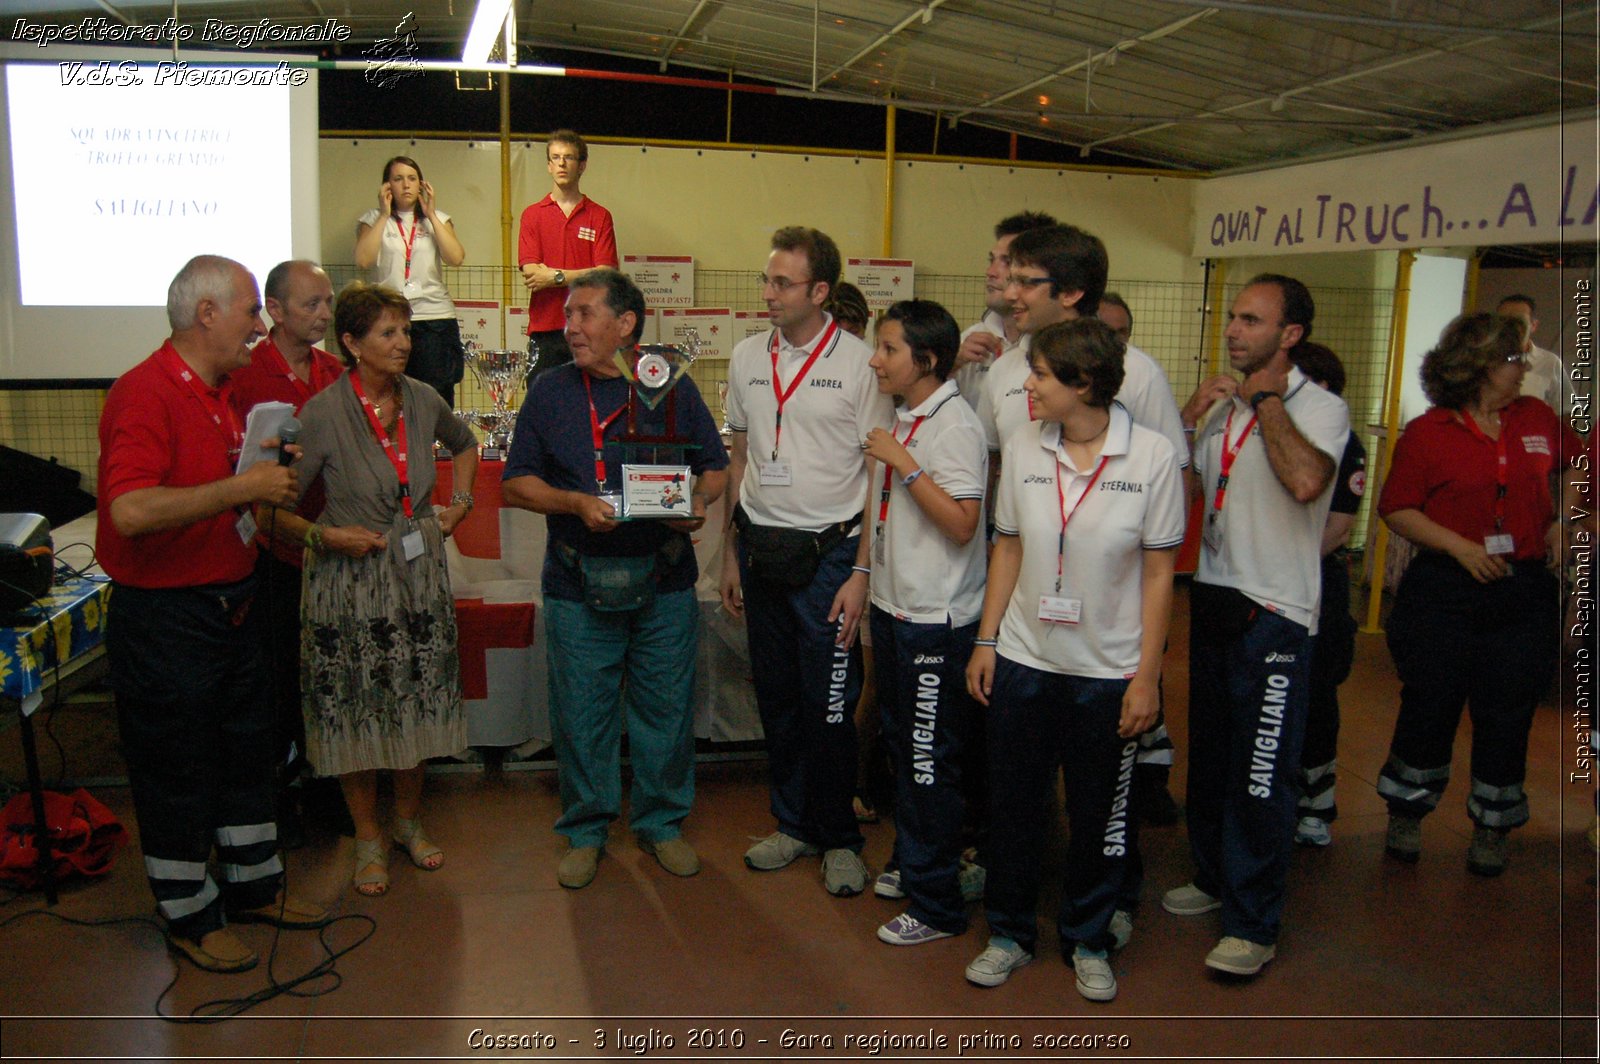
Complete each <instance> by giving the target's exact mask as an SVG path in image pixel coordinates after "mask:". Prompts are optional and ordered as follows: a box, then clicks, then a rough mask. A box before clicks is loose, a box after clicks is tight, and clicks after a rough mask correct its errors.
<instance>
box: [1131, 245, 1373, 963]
mask: <svg viewBox="0 0 1600 1064" xmlns="http://www.w3.org/2000/svg"><path fill="white" fill-rule="evenodd" d="M1315 313H1316V308H1315V305H1314V304H1313V303H1312V300H1311V294H1310V293H1309V292H1307V291H1306V287H1305V285H1303V284H1301V283H1300V282H1299V281H1297V280H1295V279H1294V278H1292V277H1284V276H1281V275H1277V274H1261V275H1260V276H1258V277H1256V278H1254V279H1253V280H1252V281H1251V282H1250V283H1249V284H1248V285H1246V286H1245V288H1244V289H1243V291H1241V292H1240V293H1239V294H1238V296H1236V297H1235V298H1234V301H1233V307H1232V309H1231V310H1230V311H1229V313H1228V329H1227V334H1226V335H1227V341H1228V361H1229V363H1230V364H1231V365H1232V366H1233V369H1234V371H1235V372H1236V373H1238V374H1239V375H1240V378H1241V379H1240V380H1238V381H1236V380H1234V379H1233V378H1232V377H1226V376H1222V377H1212V378H1210V379H1209V380H1206V381H1204V382H1203V383H1202V384H1201V385H1200V388H1199V390H1197V391H1196V392H1195V394H1194V396H1193V397H1192V398H1191V399H1190V400H1189V402H1188V403H1187V404H1186V405H1185V406H1184V410H1183V415H1184V422H1185V424H1195V423H1197V422H1199V421H1200V420H1202V419H1203V418H1204V416H1205V414H1206V411H1207V410H1209V409H1210V407H1211V406H1212V404H1213V403H1216V402H1217V401H1218V400H1222V403H1221V408H1220V409H1218V410H1216V411H1214V412H1213V413H1212V415H1211V418H1210V420H1209V421H1206V422H1205V424H1204V425H1203V426H1202V427H1201V428H1200V429H1199V431H1198V433H1197V435H1196V438H1195V446H1194V461H1195V468H1196V472H1197V473H1198V474H1199V477H1200V480H1201V488H1202V490H1203V492H1204V495H1205V519H1204V521H1205V523H1204V525H1203V526H1202V533H1203V535H1202V546H1201V550H1200V569H1199V572H1198V574H1197V575H1196V577H1195V581H1194V585H1193V588H1192V590H1191V592H1190V612H1191V619H1190V624H1189V847H1190V850H1191V852H1192V853H1193V856H1194V863H1195V876H1194V881H1193V882H1192V883H1188V884H1185V885H1184V886H1181V887H1177V888H1175V889H1173V890H1170V891H1168V892H1167V894H1166V896H1165V898H1163V899H1162V907H1163V908H1165V909H1166V910H1167V911H1168V912H1171V913H1175V914H1177V915H1179V916H1192V915H1197V914H1199V913H1205V912H1210V911H1212V910H1213V909H1221V910H1222V939H1221V941H1219V942H1218V943H1217V945H1216V946H1215V948H1213V949H1212V951H1211V952H1210V953H1209V954H1208V955H1207V956H1206V965H1207V966H1208V967H1211V968H1214V969H1217V970H1219V971H1223V972H1229V973H1232V974H1234V975H1255V974H1256V973H1257V972H1259V971H1260V970H1261V968H1262V966H1263V965H1264V964H1266V963H1267V962H1268V961H1270V960H1272V958H1273V957H1274V955H1275V954H1276V953H1277V940H1278V929H1279V922H1280V919H1281V917H1282V913H1283V895H1284V879H1285V876H1286V875H1287V873H1288V868H1289V853H1290V850H1291V849H1292V846H1293V843H1292V841H1291V839H1292V837H1293V832H1294V824H1295V800H1296V793H1295V776H1296V773H1297V771H1298V769H1299V762H1300V747H1301V743H1302V741H1303V739H1304V737H1305V722H1306V711H1307V705H1308V702H1307V698H1308V695H1309V680H1310V658H1311V653H1310V651H1311V636H1312V635H1313V634H1314V630H1315V623H1316V613H1317V602H1318V599H1319V597H1320V594H1321V578H1322V565H1321V553H1322V552H1321V543H1322V527H1323V524H1324V522H1325V521H1326V519H1327V516H1328V504H1329V502H1330V500H1331V499H1332V495H1333V478H1334V471H1335V469H1336V467H1337V464H1338V463H1337V459H1336V457H1335V456H1336V455H1339V454H1341V453H1342V452H1343V450H1344V445H1345V441H1346V440H1347V439H1348V438H1349V434H1350V411H1349V409H1348V408H1347V407H1346V406H1345V404H1344V400H1342V399H1340V398H1339V397H1338V396H1336V395H1334V394H1332V393H1331V392H1328V391H1325V390H1323V389H1322V388H1319V387H1317V386H1316V385H1314V384H1312V383H1311V382H1310V381H1309V380H1308V379H1307V378H1306V377H1305V375H1304V374H1302V373H1301V372H1300V370H1299V369H1297V368H1295V367H1294V365H1293V363H1292V362H1291V361H1290V357H1289V351H1290V349H1291V348H1293V347H1294V346H1295V345H1296V344H1298V343H1299V342H1300V341H1301V340H1303V339H1306V338H1308V337H1309V336H1310V334H1311V321H1312V318H1313V316H1314V315H1315Z"/></svg>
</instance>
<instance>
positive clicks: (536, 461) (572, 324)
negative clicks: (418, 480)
mask: <svg viewBox="0 0 1600 1064" xmlns="http://www.w3.org/2000/svg"><path fill="white" fill-rule="evenodd" d="M566 321H567V327H566V339H567V342H568V343H569V344H570V345H571V347H572V355H573V361H572V363H571V364H567V365H561V366H558V367H556V368H554V369H552V370H551V371H550V372H548V373H544V374H541V375H539V376H538V377H536V378H534V380H533V383H532V384H531V385H530V386H529V389H528V396H527V399H526V400H525V401H524V402H523V405H522V411H521V413H520V414H519V415H518V417H517V426H516V431H515V432H514V433H513V435H512V438H511V450H510V454H509V456H508V458H507V460H506V469H505V480H504V484H503V494H504V497H505V502H506V505H508V506H520V507H522V508H524V509H527V510H532V511H533V512H535V513H542V514H545V515H547V521H548V529H549V547H548V550H547V552H546V554H545V561H544V572H543V589H544V608H545V618H546V624H545V632H546V646H547V652H548V657H549V674H550V721H551V727H552V731H553V738H554V741H555V749H556V758H557V761H558V763H559V765H560V785H561V808H562V813H561V818H560V819H559V820H558V821H557V822H556V831H557V832H558V833H559V834H562V835H565V836H566V837H567V840H568V844H569V848H568V850H567V853H566V855H565V856H564V857H563V858H562V859H561V864H560V866H559V868H558V869H557V875H556V878H557V880H558V881H559V882H560V883H561V885H562V886H564V887H569V888H572V889H578V888H581V887H585V886H588V885H589V883H590V882H591V881H592V880H593V879H594V876H595V872H596V869H597V866H598V863H599V860H600V854H601V852H602V850H603V849H604V846H605V842H606V834H607V831H608V830H609V827H610V823H611V821H613V820H615V819H617V817H618V816H619V814H620V811H621V805H622V782H621V779H622V767H621V726H622V719H623V717H622V715H623V713H626V714H627V725H628V742H629V751H630V754H631V757H632V763H633V786H632V790H631V793H630V796H629V806H630V810H629V826H630V827H631V828H632V830H633V832H634V834H635V835H636V836H637V838H638V842H639V845H640V847H641V848H643V849H644V850H645V851H646V852H647V853H651V854H654V855H655V857H656V859H657V860H658V861H659V862H660V863H661V865H662V867H663V868H665V869H666V870H667V871H669V872H671V873H673V874H674V875H679V876H692V875H694V874H695V873H696V872H698V871H699V870H700V858H699V857H698V856H697V855H696V854H695V852H694V850H693V848H691V847H690V846H689V844H688V843H686V842H684V841H683V839H682V838H681V831H682V824H683V820H684V818H685V817H686V816H688V813H689V807H690V805H691V803H692V801H693V798H694V730H693V722H694V711H693V707H692V705H691V699H692V696H693V693H694V668H695V660H696V643H697V640H698V635H699V619H700V611H699V605H698V604H697V603H696V601H695V593H694V585H695V581H696V579H697V578H698V576H699V569H698V566H697V564H696V562H695V556H694V546H693V543H692V542H691V540H690V536H691V535H692V534H693V533H695V532H697V531H699V530H700V528H701V527H702V526H703V525H704V524H705V518H706V507H707V506H709V505H710V504H711V503H713V502H715V501H716V500H717V498H718V497H719V496H720V495H721V494H722V492H723V489H724V488H725V487H726V486H727V477H728V475H727V471H726V470H727V465H728V456H727V452H726V451H725V450H724V448H723V446H722V438H721V436H720V435H719V434H718V432H717V426H716V424H715V422H714V421H713V419H712V416H711V412H710V410H708V409H707V408H706V404H705V401H704V400H703V399H702V398H701V397H700V392H699V390H698V389H697V388H696V387H695V384H694V381H692V380H690V379H689V377H688V374H687V372H686V370H687V368H688V362H689V360H690V358H689V357H684V356H683V353H682V352H681V351H679V350H678V349H676V348H662V347H652V348H649V349H646V350H644V351H641V350H640V349H639V347H638V342H639V336H640V334H641V333H642V331H643V328H644V295H643V294H642V293H641V292H640V291H639V289H638V288H637V287H636V286H635V285H634V283H633V282H632V281H631V280H629V279H628V277H627V276H625V275H624V274H622V273H619V272H617V271H616V270H612V269H605V270H596V271H594V272H592V273H589V274H586V275H585V276H583V277H581V278H577V279H575V280H574V281H573V282H572V284H571V291H570V293H569V294H568V296H567V301H566ZM691 357H692V356H691Z"/></svg>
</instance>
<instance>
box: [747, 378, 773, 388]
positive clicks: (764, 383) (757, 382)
mask: <svg viewBox="0 0 1600 1064" xmlns="http://www.w3.org/2000/svg"><path fill="white" fill-rule="evenodd" d="M768 383H770V382H769V381H768V380H767V378H765V377H751V378H750V383H749V384H746V385H745V387H746V388H754V387H756V386H757V385H759V386H761V387H766V386H767V384H768Z"/></svg>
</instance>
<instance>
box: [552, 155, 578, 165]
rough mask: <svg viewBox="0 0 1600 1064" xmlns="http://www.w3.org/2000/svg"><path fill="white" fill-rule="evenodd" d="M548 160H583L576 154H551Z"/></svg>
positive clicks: (557, 161) (573, 161)
mask: <svg viewBox="0 0 1600 1064" xmlns="http://www.w3.org/2000/svg"><path fill="white" fill-rule="evenodd" d="M550 161H551V162H553V163H578V162H582V161H583V160H582V159H580V158H578V157H577V156H576V155H552V156H550Z"/></svg>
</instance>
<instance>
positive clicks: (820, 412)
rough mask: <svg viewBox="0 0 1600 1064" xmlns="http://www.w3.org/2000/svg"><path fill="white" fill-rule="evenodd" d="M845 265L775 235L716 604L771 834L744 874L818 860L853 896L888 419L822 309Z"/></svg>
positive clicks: (745, 356)
mask: <svg viewBox="0 0 1600 1064" xmlns="http://www.w3.org/2000/svg"><path fill="white" fill-rule="evenodd" d="M839 267H840V259H839V248H838V246H837V245H836V244H835V243H834V242H833V240H832V238H830V237H829V236H828V235H827V234H826V233H822V232H819V231H817V230H815V229H806V228H802V227H800V226H789V227H786V228H783V229H779V230H778V231H777V232H776V233H774V234H773V235H772V252H771V254H770V255H768V256H767V269H766V272H765V273H764V274H763V275H762V276H761V296H762V299H763V300H764V301H765V302H766V304H767V311H768V313H769V315H770V316H771V318H772V331H771V332H769V333H765V334H761V333H758V334H756V335H754V336H751V337H748V338H747V339H745V340H743V341H741V342H740V343H739V345H738V346H736V347H735V348H734V349H733V355H732V358H731V359H730V361H729V366H728V399H727V420H728V425H729V427H730V428H731V429H732V430H733V440H732V443H733V446H732V448H731V452H732V464H731V465H730V467H729V478H728V482H729V489H728V495H729V500H728V512H729V514H730V520H729V524H728V527H727V529H726V532H725V536H726V539H725V543H726V544H727V547H728V549H726V550H725V551H724V552H723V565H722V603H723V606H724V607H725V608H726V609H727V611H728V612H729V613H730V614H731V615H733V616H734V617H739V616H743V617H745V618H746V625H747V629H748V632H749V640H750V664H751V670H752V672H753V674H754V677H755V689H756V706H757V709H758V710H759V711H760V714H761V726H762V729H763V731H764V732H765V734H766V741H767V758H768V765H769V767H770V771H771V774H772V779H771V806H772V814H773V816H774V818H775V819H776V820H777V828H778V829H777V831H775V832H773V833H772V834H771V835H769V836H767V837H766V838H765V839H762V840H761V841H760V842H758V843H756V844H755V845H754V846H752V847H750V849H749V851H748V852H746V854H745V858H744V859H745V864H747V865H749V866H750V867H751V868H753V869H756V870H759V871H773V870H776V869H779V868H783V867H784V866H786V865H788V864H790V863H792V862H793V861H794V860H795V858H797V857H800V856H802V855H806V854H816V853H819V852H820V853H822V854H823V882H824V884H825V885H826V887H827V889H828V891H829V893H831V894H835V895H838V896H840V897H846V896H849V895H853V894H859V893H861V891H862V890H863V889H864V888H865V886H866V876H867V870H866V866H865V865H864V864H862V862H861V857H860V853H861V847H862V843H863V840H862V837H861V831H860V828H859V827H858V826H857V823H856V818H855V812H854V810H853V808H852V806H851V798H852V797H853V794H854V790H855V779H856V731H855V722H854V719H853V716H852V714H853V712H854V710H855V706H856V702H857V701H858V700H859V698H860V695H861V653H860V650H859V648H858V647H857V646H856V630H857V627H858V625H859V623H860V621H861V615H862V611H863V609H864V608H865V605H866V599H867V577H868V575H869V574H870V572H871V570H870V567H869V563H868V558H867V542H866V539H865V537H863V536H862V535H861V528H860V524H861V521H862V517H863V513H864V510H865V506H866V504H867V497H868V484H867V458H866V454H865V450H864V443H863V441H865V440H866V438H867V434H868V433H870V432H871V431H872V430H873V429H875V428H884V427H887V426H888V425H889V424H890V422H891V420H892V416H893V411H892V410H891V408H890V405H889V400H888V398H887V397H886V396H882V395H880V394H879V392H878V384H877V375H876V374H875V373H874V372H873V370H872V368H871V366H870V365H868V360H869V359H870V358H871V357H872V352H871V350H870V349H869V348H868V347H867V345H866V344H865V343H863V342H862V341H860V340H858V339H856V338H855V337H854V336H851V335H850V334H849V333H847V332H846V331H845V330H843V329H842V328H840V327H839V324H838V322H837V321H835V320H834V318H833V316H832V315H831V314H828V313H827V312H826V311H824V309H823V307H824V306H825V305H826V304H827V301H828V297H829V294H830V293H831V291H832V289H833V286H834V285H835V284H837V283H838V280H839Z"/></svg>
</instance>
